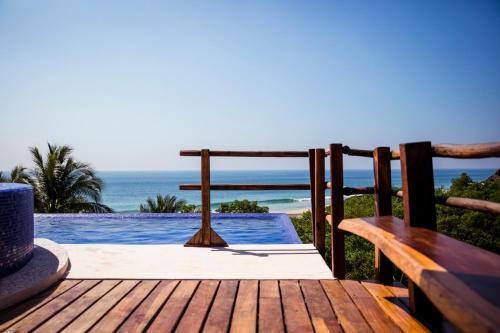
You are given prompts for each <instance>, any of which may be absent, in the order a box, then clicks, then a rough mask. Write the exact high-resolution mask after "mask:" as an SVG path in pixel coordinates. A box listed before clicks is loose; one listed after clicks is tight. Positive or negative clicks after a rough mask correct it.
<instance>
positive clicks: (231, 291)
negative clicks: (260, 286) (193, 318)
mask: <svg viewBox="0 0 500 333" xmlns="http://www.w3.org/2000/svg"><path fill="white" fill-rule="evenodd" d="M238 283H239V282H238V280H223V281H221V283H220V286H219V289H218V290H217V294H216V295H215V299H214V303H213V304H212V307H211V308H210V311H209V313H208V316H207V320H206V321H205V326H204V327H203V332H204V333H216V332H227V331H228V330H229V323H230V321H231V316H232V314H233V307H234V302H235V300H236V294H237V291H238Z"/></svg>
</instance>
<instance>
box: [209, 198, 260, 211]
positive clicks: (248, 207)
mask: <svg viewBox="0 0 500 333" xmlns="http://www.w3.org/2000/svg"><path fill="white" fill-rule="evenodd" d="M216 211H217V212H218V213H269V207H263V206H259V205H258V204H257V201H248V200H241V201H240V200H234V201H233V202H229V203H222V204H221V205H220V207H219V208H217V209H216Z"/></svg>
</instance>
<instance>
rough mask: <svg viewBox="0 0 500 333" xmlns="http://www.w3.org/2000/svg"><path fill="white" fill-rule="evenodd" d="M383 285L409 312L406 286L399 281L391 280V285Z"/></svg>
mask: <svg viewBox="0 0 500 333" xmlns="http://www.w3.org/2000/svg"><path fill="white" fill-rule="evenodd" d="M385 287H386V288H387V289H388V290H389V291H390V292H391V293H392V294H393V295H394V297H397V298H398V300H399V301H400V302H401V303H402V304H404V306H405V308H406V310H407V312H410V299H409V294H408V288H406V287H405V286H404V285H403V284H402V283H400V282H393V284H392V285H386V286H385Z"/></svg>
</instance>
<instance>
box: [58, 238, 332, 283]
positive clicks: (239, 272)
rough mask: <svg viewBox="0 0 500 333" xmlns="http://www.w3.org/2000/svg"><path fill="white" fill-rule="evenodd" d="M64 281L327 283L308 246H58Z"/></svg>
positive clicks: (314, 252)
mask: <svg viewBox="0 0 500 333" xmlns="http://www.w3.org/2000/svg"><path fill="white" fill-rule="evenodd" d="M63 247H64V248H65V249H66V250H67V252H68V256H69V260H70V263H71V268H70V271H69V274H68V276H67V278H68V279H331V278H332V272H331V270H330V269H329V268H328V266H327V265H326V263H325V261H324V260H323V258H322V257H321V256H320V255H319V253H318V251H317V250H316V249H315V248H314V246H313V245H312V244H258V245H231V246H229V247H225V248H202V247H184V246H183V245H171V244H162V245H122V244H63Z"/></svg>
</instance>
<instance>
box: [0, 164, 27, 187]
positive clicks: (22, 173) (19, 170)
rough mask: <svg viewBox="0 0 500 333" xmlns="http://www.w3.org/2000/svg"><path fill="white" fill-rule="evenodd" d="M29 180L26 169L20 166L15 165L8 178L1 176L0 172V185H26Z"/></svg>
mask: <svg viewBox="0 0 500 333" xmlns="http://www.w3.org/2000/svg"><path fill="white" fill-rule="evenodd" d="M29 180H30V179H29V173H28V172H27V169H26V168H25V167H23V166H22V165H16V166H15V167H14V168H13V169H12V170H11V171H10V178H6V177H5V176H3V175H2V172H0V183H22V184H28V183H29Z"/></svg>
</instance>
